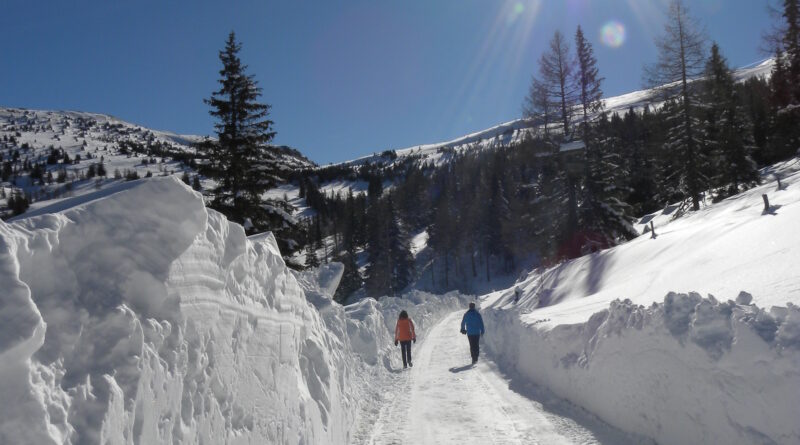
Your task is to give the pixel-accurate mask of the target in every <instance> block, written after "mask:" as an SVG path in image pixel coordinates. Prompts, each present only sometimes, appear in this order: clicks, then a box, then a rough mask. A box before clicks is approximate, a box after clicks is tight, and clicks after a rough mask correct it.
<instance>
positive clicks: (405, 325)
mask: <svg viewBox="0 0 800 445" xmlns="http://www.w3.org/2000/svg"><path fill="white" fill-rule="evenodd" d="M416 339H417V334H416V332H414V322H412V321H411V319H410V318H401V319H399V320H397V326H395V328H394V340H395V341H411V340H416Z"/></svg>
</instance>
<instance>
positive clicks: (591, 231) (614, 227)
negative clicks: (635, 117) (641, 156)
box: [575, 113, 637, 247]
mask: <svg viewBox="0 0 800 445" xmlns="http://www.w3.org/2000/svg"><path fill="white" fill-rule="evenodd" d="M592 132H593V133H595V132H596V134H597V135H598V136H597V139H596V140H593V141H592V143H591V144H589V145H587V146H586V150H585V153H584V159H585V161H584V186H583V189H582V193H581V195H582V199H581V205H580V226H581V229H582V231H581V232H582V233H581V236H582V238H583V239H581V240H576V241H581V243H580V244H581V245H580V246H575V247H584V245H585V243H586V242H594V243H599V244H600V247H610V246H613V245H614V244H616V240H617V239H618V238H624V239H632V238H634V237H635V236H637V232H636V230H634V228H633V226H632V225H631V223H632V222H633V218H632V217H631V208H630V206H629V205H628V204H627V203H626V202H625V201H624V199H625V196H626V195H627V194H628V192H629V190H628V189H627V188H626V187H625V186H624V185H623V184H624V178H626V177H627V176H628V175H627V172H626V171H625V169H624V166H623V163H622V160H621V159H620V156H619V152H620V147H621V145H622V142H621V140H620V138H619V137H617V135H615V134H614V133H613V131H612V128H611V124H610V122H609V121H608V117H607V115H606V114H605V113H603V114H602V115H601V117H600V120H599V121H598V123H597V128H596V129H593V130H592Z"/></svg>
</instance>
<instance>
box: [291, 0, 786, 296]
mask: <svg viewBox="0 0 800 445" xmlns="http://www.w3.org/2000/svg"><path fill="white" fill-rule="evenodd" d="M797 6H798V1H797V0H785V1H784V2H783V10H782V12H781V13H780V14H779V17H780V20H781V24H780V26H778V28H779V30H780V32H779V33H777V34H779V37H777V38H775V37H773V39H771V42H772V43H774V44H776V57H775V68H774V69H773V71H772V73H771V75H770V76H769V78H762V77H755V78H750V79H747V80H746V81H744V82H736V79H735V77H734V73H733V71H732V70H731V68H730V67H729V66H728V63H727V61H726V59H725V57H724V55H723V53H722V50H721V49H720V47H719V46H718V45H717V44H716V43H714V42H709V41H708V40H707V38H706V37H705V35H704V34H703V32H702V31H701V26H700V24H699V23H698V22H697V20H696V19H694V18H693V17H692V16H691V15H690V12H689V10H688V8H687V7H686V5H685V4H684V3H682V2H680V1H674V2H672V3H671V5H670V8H669V12H668V20H667V23H666V26H665V29H664V32H663V34H662V35H661V36H660V38H659V39H658V40H657V42H656V43H657V48H658V59H657V62H656V63H654V64H653V65H650V66H647V67H645V70H644V71H645V79H646V81H647V82H648V84H649V85H650V86H651V87H652V88H653V90H652V97H651V98H650V100H651V103H652V106H650V105H648V106H643V107H641V108H633V107H632V108H630V109H628V110H626V111H625V112H624V113H617V112H614V113H609V112H607V111H606V110H605V109H604V103H603V100H602V97H603V93H602V82H603V78H602V76H601V75H600V73H599V70H598V68H597V61H596V59H595V57H594V53H593V48H592V46H591V43H589V42H588V41H587V40H586V38H585V36H584V33H583V30H582V29H581V28H580V27H578V29H577V30H576V31H575V34H574V38H573V40H572V44H570V42H569V41H568V40H567V38H566V37H564V35H563V34H562V33H560V32H556V33H555V35H554V36H553V38H552V39H551V41H550V44H549V46H548V49H547V51H546V52H545V53H544V54H543V55H542V57H541V58H540V63H539V66H540V69H539V72H538V73H537V75H536V76H534V78H533V80H532V82H531V87H530V90H529V94H528V96H527V97H526V98H525V101H524V105H523V110H524V117H525V118H526V119H528V120H529V121H530V122H531V128H533V130H532V131H530V132H529V133H528V134H527V135H526V136H525V137H524V138H523V140H521V141H519V142H517V143H515V144H512V145H510V146H506V147H501V148H498V149H492V150H480V149H478V147H476V149H474V150H463V151H460V152H457V153H455V154H451V158H450V161H449V162H447V163H445V164H443V165H442V166H439V167H435V166H433V165H431V164H427V163H425V162H424V161H420V160H418V159H415V158H414V157H409V158H408V159H407V160H405V161H403V162H394V163H391V164H390V165H391V168H381V167H380V165H381V164H380V163H379V164H377V167H376V166H372V167H370V168H369V170H355V171H354V170H352V169H350V170H349V171H346V172H335V173H338V174H340V175H344V176H349V177H350V179H353V178H354V177H358V178H359V179H364V180H368V181H369V190H368V193H367V194H366V196H364V195H353V193H352V192H351V193H349V194H347V195H346V196H342V195H341V194H340V195H337V196H332V197H331V196H326V195H324V194H321V193H320V192H319V186H320V185H321V184H322V183H324V182H325V181H328V180H331V179H333V178H334V177H340V176H337V175H336V174H331V172H330V171H329V169H320V170H316V171H309V172H306V173H305V174H304V175H302V178H301V179H298V182H299V183H300V187H301V191H302V194H303V196H304V197H305V198H306V200H307V203H308V204H309V205H310V206H311V207H312V208H314V209H315V210H317V216H316V217H315V218H314V220H313V222H311V223H309V224H307V226H308V227H312V226H313V230H310V232H313V233H314V234H315V235H314V236H313V237H311V238H314V239H316V240H318V241H314V242H317V243H320V242H321V240H322V239H326V238H327V239H333V240H334V243H333V245H332V246H331V247H330V255H328V256H329V258H330V259H335V260H339V261H342V262H344V263H345V266H346V267H345V277H344V279H343V285H342V286H341V288H340V292H339V294H338V295H337V297H338V298H344V297H346V296H347V295H348V294H349V293H351V292H353V291H356V290H358V289H359V288H361V286H362V285H363V287H364V289H365V291H366V295H368V296H373V297H379V296H381V295H392V294H397V293H398V292H399V291H400V290H402V288H403V287H404V286H405V285H407V284H409V283H410V282H412V281H414V280H420V281H424V282H426V283H430V284H431V285H433V286H436V287H437V288H438V289H450V288H456V287H459V286H460V285H461V283H463V282H464V281H465V279H468V278H470V277H472V278H477V277H479V276H481V278H482V279H486V280H491V279H492V277H493V274H496V273H510V272H514V271H515V270H517V269H519V268H520V267H521V266H523V265H537V264H552V263H554V262H557V261H561V260H564V259H568V258H574V257H576V256H579V255H581V254H584V253H587V252H592V251H595V250H598V249H603V248H606V247H610V246H613V245H615V244H617V243H619V242H621V241H624V240H626V239H630V238H632V237H634V236H636V235H637V232H636V231H635V230H634V229H633V227H632V225H631V224H632V221H634V216H635V215H636V216H641V215H644V214H647V213H651V212H654V211H656V210H658V209H661V208H663V207H664V206H666V205H668V204H674V203H678V204H679V208H678V210H677V211H676V214H680V213H683V212H686V211H694V210H698V209H699V208H700V207H701V205H703V203H705V202H711V201H719V200H722V199H725V198H727V197H730V196H733V195H735V194H737V193H740V192H742V191H744V190H746V189H748V188H750V187H753V186H754V185H756V184H758V182H759V180H760V175H759V172H758V168H759V167H761V166H765V165H769V164H772V163H774V162H777V161H780V160H784V159H787V158H789V157H791V156H794V155H795V153H796V150H797V147H798V143H797V142H798V137H800V134H798V133H800V126H798V125H796V122H797V119H798V114H797V113H799V112H800V107H798V104H800V32H798V30H800V22H799V21H798V13H797V10H798V7H797ZM573 45H574V48H575V51H574V53H573V51H572V50H571V47H572V46H573ZM573 147H577V149H575V150H571V148H573ZM338 168H340V169H341V168H342V167H338ZM384 184H390V185H391V187H389V188H388V189H387V190H384V187H383V185H384ZM422 231H427V235H428V241H427V247H428V251H427V255H428V256H426V257H425V258H423V259H421V260H420V258H418V260H417V261H416V265H417V266H418V267H419V269H418V270H414V265H415V261H412V259H413V257H412V256H411V250H410V234H415V233H420V232H422ZM319 245H320V244H317V246H319ZM311 250H314V249H311ZM307 258H308V256H307ZM358 258H362V259H363V261H362V264H366V265H367V266H366V268H365V269H363V273H361V272H359V270H358V267H357V259H358Z"/></svg>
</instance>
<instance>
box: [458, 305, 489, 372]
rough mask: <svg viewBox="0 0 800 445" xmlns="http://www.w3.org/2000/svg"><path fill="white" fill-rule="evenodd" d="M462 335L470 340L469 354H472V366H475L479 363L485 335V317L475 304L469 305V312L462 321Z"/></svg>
mask: <svg viewBox="0 0 800 445" xmlns="http://www.w3.org/2000/svg"><path fill="white" fill-rule="evenodd" d="M461 333H462V334H466V335H467V338H468V339H469V352H470V353H471V354H472V364H473V365H474V364H475V363H477V362H478V353H480V340H481V335H483V334H484V333H485V330H484V329H483V317H481V314H480V313H479V312H478V310H477V309H475V303H470V304H469V310H468V311H467V312H466V313H465V314H464V318H462V319H461Z"/></svg>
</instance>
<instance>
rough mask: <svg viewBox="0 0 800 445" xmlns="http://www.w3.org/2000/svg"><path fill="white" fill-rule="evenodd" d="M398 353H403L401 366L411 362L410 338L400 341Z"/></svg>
mask: <svg viewBox="0 0 800 445" xmlns="http://www.w3.org/2000/svg"><path fill="white" fill-rule="evenodd" d="M400 353H401V354H403V367H404V368H405V367H406V366H408V365H410V364H411V340H409V341H401V342H400Z"/></svg>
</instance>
